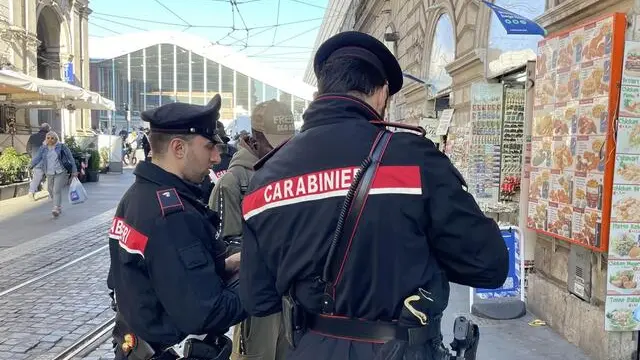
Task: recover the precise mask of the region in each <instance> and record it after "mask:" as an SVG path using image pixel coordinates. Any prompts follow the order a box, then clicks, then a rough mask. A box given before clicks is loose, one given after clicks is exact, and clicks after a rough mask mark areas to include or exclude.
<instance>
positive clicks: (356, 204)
mask: <svg viewBox="0 0 640 360" xmlns="http://www.w3.org/2000/svg"><path fill="white" fill-rule="evenodd" d="M392 135H393V133H392V132H390V131H387V130H383V131H381V132H380V133H379V134H378V136H377V137H376V140H375V141H374V143H373V146H372V148H371V152H370V153H369V156H367V158H366V159H365V160H364V161H363V162H362V165H361V167H360V171H358V173H357V174H356V176H355V177H354V179H353V182H352V183H351V187H350V188H349V192H348V193H347V196H346V198H345V199H344V203H343V204H342V210H341V211H340V217H339V218H338V225H337V226H336V231H335V233H334V235H333V241H332V242H331V246H330V247H329V253H328V255H327V259H326V261H325V264H324V269H323V272H322V282H323V283H324V296H323V299H322V302H323V303H322V311H323V312H324V313H326V314H333V312H334V303H335V283H336V281H338V280H339V279H338V276H340V274H339V273H340V271H341V268H342V267H343V266H344V263H345V261H346V259H347V257H348V256H349V243H350V240H351V239H352V238H353V236H355V231H356V228H357V225H358V224H357V219H358V216H359V215H360V213H361V212H362V210H363V207H364V202H365V200H366V198H367V195H368V194H369V190H370V189H371V183H372V182H373V177H374V175H375V172H376V168H377V167H378V164H379V163H380V160H381V159H382V156H383V155H384V152H385V149H386V147H387V144H388V143H389V140H391V136H392Z"/></svg>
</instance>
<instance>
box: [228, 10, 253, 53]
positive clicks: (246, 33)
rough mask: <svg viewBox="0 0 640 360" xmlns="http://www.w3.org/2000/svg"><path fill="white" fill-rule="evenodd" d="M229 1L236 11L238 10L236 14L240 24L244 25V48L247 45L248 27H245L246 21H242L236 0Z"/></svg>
mask: <svg viewBox="0 0 640 360" xmlns="http://www.w3.org/2000/svg"><path fill="white" fill-rule="evenodd" d="M229 1H230V2H231V6H234V7H235V8H236V11H238V16H239V17H240V21H242V25H243V26H244V30H245V38H246V41H245V43H244V46H245V47H244V48H245V49H246V47H247V45H249V28H248V27H247V23H246V22H245V21H244V17H243V16H242V12H241V11H240V8H239V7H238V2H237V1H236V0H229Z"/></svg>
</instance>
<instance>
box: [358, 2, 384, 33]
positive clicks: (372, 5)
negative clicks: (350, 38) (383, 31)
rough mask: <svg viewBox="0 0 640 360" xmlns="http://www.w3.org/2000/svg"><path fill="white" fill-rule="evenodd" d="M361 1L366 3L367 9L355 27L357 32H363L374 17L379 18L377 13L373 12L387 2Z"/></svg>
mask: <svg viewBox="0 0 640 360" xmlns="http://www.w3.org/2000/svg"><path fill="white" fill-rule="evenodd" d="M359 1H360V2H365V3H366V5H365V8H364V10H363V11H362V15H361V16H360V18H359V19H358V21H356V25H355V29H356V30H359V31H362V29H363V28H364V26H365V25H366V24H368V23H369V22H371V20H372V18H373V17H375V16H377V14H376V13H375V11H373V10H374V9H376V8H377V7H379V6H380V5H382V4H383V3H384V2H385V0H373V1H366V0H359ZM358 6H360V3H359V4H358ZM356 14H357V12H356Z"/></svg>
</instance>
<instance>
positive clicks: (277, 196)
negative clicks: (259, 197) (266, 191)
mask: <svg viewBox="0 0 640 360" xmlns="http://www.w3.org/2000/svg"><path fill="white" fill-rule="evenodd" d="M280 199H282V189H280V183H279V182H277V183H276V184H275V186H274V187H273V201H278V200H280Z"/></svg>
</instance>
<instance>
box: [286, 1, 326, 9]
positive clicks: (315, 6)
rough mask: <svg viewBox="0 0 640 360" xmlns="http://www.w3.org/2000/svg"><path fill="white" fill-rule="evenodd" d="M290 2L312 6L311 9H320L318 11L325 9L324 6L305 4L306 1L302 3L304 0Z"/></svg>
mask: <svg viewBox="0 0 640 360" xmlns="http://www.w3.org/2000/svg"><path fill="white" fill-rule="evenodd" d="M290 1H293V2H296V3H298V4H303V5H307V6H311V7H314V8H318V9H325V8H324V7H323V6H320V5H316V4H310V3H308V2H305V1H302V0H290Z"/></svg>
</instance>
